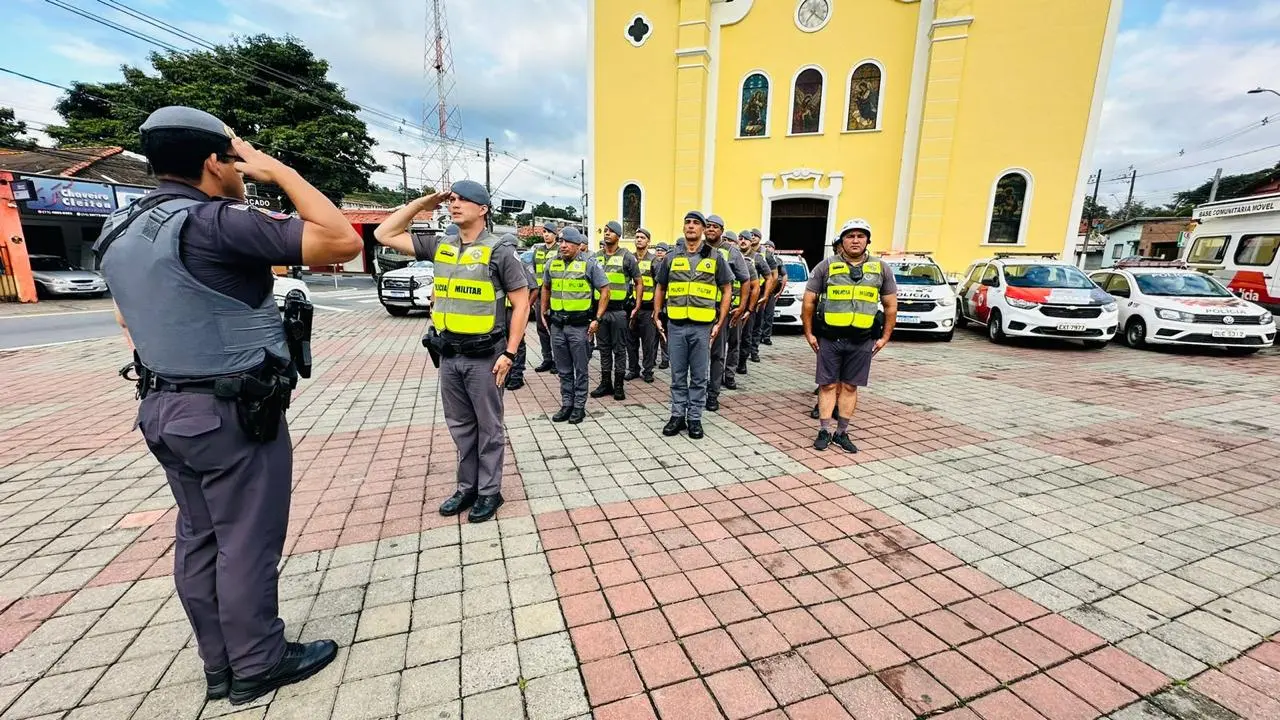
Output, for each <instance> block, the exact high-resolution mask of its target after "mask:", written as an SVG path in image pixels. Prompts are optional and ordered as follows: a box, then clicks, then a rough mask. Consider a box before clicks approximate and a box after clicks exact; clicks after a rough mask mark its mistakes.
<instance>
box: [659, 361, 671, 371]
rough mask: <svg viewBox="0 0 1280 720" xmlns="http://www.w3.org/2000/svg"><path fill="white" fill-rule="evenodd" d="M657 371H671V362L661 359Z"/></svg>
mask: <svg viewBox="0 0 1280 720" xmlns="http://www.w3.org/2000/svg"><path fill="white" fill-rule="evenodd" d="M658 369H659V370H670V369H671V361H670V360H667V359H666V358H663V359H662V362H660V363H658Z"/></svg>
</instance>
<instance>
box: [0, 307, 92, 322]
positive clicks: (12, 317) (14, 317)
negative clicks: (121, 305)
mask: <svg viewBox="0 0 1280 720" xmlns="http://www.w3.org/2000/svg"><path fill="white" fill-rule="evenodd" d="M109 312H115V310H110V309H109V310H67V311H65V312H47V313H32V314H30V315H4V316H0V320H22V319H23V318H38V317H57V316H59V315H93V314H95V313H109Z"/></svg>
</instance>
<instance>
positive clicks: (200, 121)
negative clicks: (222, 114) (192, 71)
mask: <svg viewBox="0 0 1280 720" xmlns="http://www.w3.org/2000/svg"><path fill="white" fill-rule="evenodd" d="M138 130H139V131H141V133H142V134H143V135H146V134H147V133H149V132H151V131H152V130H194V131H196V132H204V133H208V134H210V135H216V136H219V137H224V138H226V139H227V140H228V141H230V140H231V138H233V137H235V136H236V134H235V133H234V132H232V131H231V128H229V127H227V124H226V123H224V122H222V121H221V120H219V119H218V118H216V117H214V116H212V115H210V114H209V113H207V112H205V111H203V110H197V109H195V108H192V107H185V106H183V105H170V106H168V107H162V108H160V109H159V110H156V111H155V112H153V113H151V114H150V115H148V116H147V119H146V120H145V121H143V123H142V126H141V127H140V128H138Z"/></svg>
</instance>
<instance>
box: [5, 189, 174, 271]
mask: <svg viewBox="0 0 1280 720" xmlns="http://www.w3.org/2000/svg"><path fill="white" fill-rule="evenodd" d="M18 179H20V180H30V181H31V182H32V184H33V185H34V186H35V199H33V200H28V201H26V202H19V203H18V211H19V214H20V216H21V218H22V234H23V236H24V237H25V239H26V245H27V252H28V254H30V255H56V256H58V257H62V258H65V259H66V260H67V262H69V263H71V264H72V265H74V266H76V267H80V268H83V269H85V270H96V269H97V267H98V263H97V258H96V257H94V254H93V244H94V242H96V241H97V239H98V235H99V234H100V233H101V232H102V225H103V223H104V222H105V221H106V218H107V216H108V215H110V214H111V213H113V212H115V211H116V209H117V208H120V207H125V206H127V205H128V204H129V203H131V202H133V201H134V200H137V199H138V198H140V197H142V196H143V195H145V194H146V193H147V192H148V191H149V190H150V188H145V187H137V186H129V185H113V184H110V183H101V182H91V181H85V180H76V179H74V178H67V177H42V176H35V175H19V176H18Z"/></svg>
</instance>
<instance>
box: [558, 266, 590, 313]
mask: <svg viewBox="0 0 1280 720" xmlns="http://www.w3.org/2000/svg"><path fill="white" fill-rule="evenodd" d="M550 274H551V311H552V312H571V313H576V312H587V311H589V310H591V296H592V292H591V283H590V282H588V281H587V263H586V261H585V260H574V261H573V262H570V263H566V262H565V261H564V259H563V258H556V259H555V260H552V261H551V270H550Z"/></svg>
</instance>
